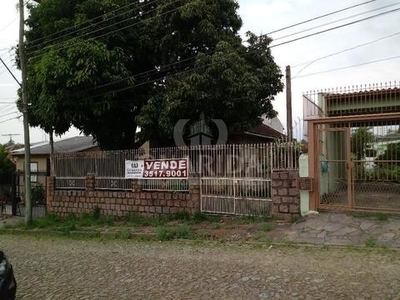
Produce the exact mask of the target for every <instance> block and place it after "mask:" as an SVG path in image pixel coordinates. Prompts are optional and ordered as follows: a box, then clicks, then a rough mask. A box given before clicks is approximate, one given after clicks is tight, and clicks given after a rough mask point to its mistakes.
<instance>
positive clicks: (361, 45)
mask: <svg viewBox="0 0 400 300" xmlns="http://www.w3.org/2000/svg"><path fill="white" fill-rule="evenodd" d="M399 34H400V31H399V32H396V33H394V34H391V35H387V36H384V37H381V38H378V39H376V40H373V41H370V42H367V43H363V44H359V45H356V46H354V47H350V48H346V49H344V50H341V51H338V52H334V53H331V54H328V55H325V56H322V57H319V58H316V59H314V60H311V61H308V62H305V63H301V64H298V65H295V66H293V68H296V67H299V66H302V65H306V66H304V67H303V68H301V69H300V71H298V72H297V74H296V75H295V76H294V77H292V79H294V78H296V77H297V76H298V75H299V74H300V73H301V72H302V71H304V69H306V68H308V67H309V66H311V65H312V64H314V63H316V62H317V61H320V60H323V59H325V58H329V57H332V56H335V55H338V54H342V53H345V52H348V51H352V50H355V49H358V48H361V47H364V46H368V45H371V44H374V43H377V42H380V41H382V40H385V39H388V38H391V37H394V36H397V35H399Z"/></svg>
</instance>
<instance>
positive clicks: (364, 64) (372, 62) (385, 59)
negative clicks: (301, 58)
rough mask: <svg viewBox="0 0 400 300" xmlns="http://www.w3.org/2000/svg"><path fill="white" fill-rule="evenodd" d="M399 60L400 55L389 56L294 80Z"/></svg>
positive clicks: (306, 75)
mask: <svg viewBox="0 0 400 300" xmlns="http://www.w3.org/2000/svg"><path fill="white" fill-rule="evenodd" d="M399 58H400V55H397V56H391V57H387V58H383V59H378V60H374V61H369V62H365V63H360V64H356V65H351V66H346V67H340V68H335V69H330V70H325V71H320V72H315V73H309V74H305V75H300V76H297V77H296V78H302V77H309V76H314V75H319V74H323V73H330V72H335V71H340V70H345V69H350V68H355V67H360V66H366V65H370V64H376V63H379V62H383V61H388V60H392V59H399ZM293 79H294V78H293Z"/></svg>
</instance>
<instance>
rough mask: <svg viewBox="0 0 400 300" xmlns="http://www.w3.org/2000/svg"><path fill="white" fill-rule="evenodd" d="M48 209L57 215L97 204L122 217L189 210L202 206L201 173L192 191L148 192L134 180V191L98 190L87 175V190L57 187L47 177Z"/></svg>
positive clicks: (106, 212) (88, 209) (193, 180)
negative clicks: (130, 213) (132, 214)
mask: <svg viewBox="0 0 400 300" xmlns="http://www.w3.org/2000/svg"><path fill="white" fill-rule="evenodd" d="M47 183H48V185H47V211H48V212H49V213H52V214H55V215H58V216H67V215H68V214H71V213H74V214H77V215H79V214H82V213H87V212H92V211H93V210H94V208H95V207H99V208H100V209H101V213H102V214H104V215H108V216H116V217H122V216H124V215H125V214H127V213H129V212H137V213H140V214H141V215H144V216H148V217H153V216H157V215H161V214H171V213H177V212H182V211H186V212H188V213H191V214H193V213H195V212H196V211H199V210H200V190H199V177H198V176H194V177H193V178H190V180H189V185H190V190H189V192H149V191H142V190H141V189H140V185H139V182H138V181H137V180H133V181H132V191H105V190H95V177H94V175H92V174H89V175H88V176H87V177H86V190H79V191H78V190H56V189H54V186H55V185H54V178H53V177H50V178H48V180H47Z"/></svg>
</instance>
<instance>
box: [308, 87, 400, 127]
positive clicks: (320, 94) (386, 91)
mask: <svg viewBox="0 0 400 300" xmlns="http://www.w3.org/2000/svg"><path fill="white" fill-rule="evenodd" d="M388 112H400V82H396V81H394V82H386V83H381V84H369V85H354V86H349V87H342V88H333V89H325V90H315V91H310V92H307V93H305V94H304V95H303V118H304V120H311V119H316V118H322V117H340V116H349V115H359V114H377V113H388Z"/></svg>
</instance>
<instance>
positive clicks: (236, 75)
mask: <svg viewBox="0 0 400 300" xmlns="http://www.w3.org/2000/svg"><path fill="white" fill-rule="evenodd" d="M128 5H129V6H128ZM28 8H29V11H30V16H29V18H28V20H27V25H28V27H29V29H28V31H27V52H28V58H29V63H28V93H29V97H28V99H29V101H30V114H31V119H30V120H31V121H30V122H31V125H33V126H40V127H42V128H43V129H44V130H46V131H47V132H49V131H50V130H51V129H54V132H55V133H56V134H62V133H64V132H65V131H67V130H68V129H69V128H70V126H72V125H73V126H76V127H77V128H78V129H80V130H82V132H83V133H85V134H88V135H89V134H92V135H93V136H94V137H95V139H96V140H97V141H98V142H99V144H100V146H101V147H102V148H104V149H126V148H136V147H139V146H140V145H141V144H142V143H143V142H144V141H146V140H148V139H150V138H152V139H156V140H158V141H160V142H161V143H164V144H168V143H169V142H170V141H171V140H172V132H173V127H174V124H175V123H176V121H177V120H179V119H198V118H199V116H200V114H201V113H204V115H205V116H206V118H208V119H222V120H224V121H225V123H226V124H227V126H228V128H229V130H233V131H237V130H246V129H249V128H250V127H252V126H254V125H256V124H258V123H259V122H260V121H261V120H260V117H261V116H262V115H263V114H266V115H268V116H269V117H273V116H275V115H276V112H275V111H274V109H273V106H272V101H273V100H274V96H275V95H276V94H277V93H278V92H280V91H281V90H282V88H283V84H282V82H281V77H282V74H281V71H280V69H279V67H278V66H277V65H276V64H275V62H274V59H273V57H272V55H271V52H270V49H269V44H270V42H271V39H270V38H268V37H266V36H264V37H257V36H255V35H254V34H252V33H250V32H249V33H248V34H247V38H248V39H247V41H246V43H244V41H243V40H242V39H241V37H240V36H239V30H240V28H241V26H242V21H241V19H240V17H239V16H238V14H237V10H238V4H237V2H236V1H234V0H189V1H188V0H178V1H177V0H159V1H150V0H136V1H128V0H116V1H109V0H70V1H64V0H47V1H42V2H41V4H35V5H28ZM119 8H122V9H121V10H119V11H115V10H116V9H119ZM99 22H101V23H99ZM138 127H140V129H141V131H140V134H137V131H138Z"/></svg>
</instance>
